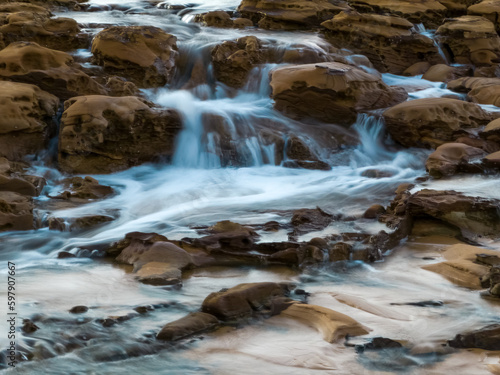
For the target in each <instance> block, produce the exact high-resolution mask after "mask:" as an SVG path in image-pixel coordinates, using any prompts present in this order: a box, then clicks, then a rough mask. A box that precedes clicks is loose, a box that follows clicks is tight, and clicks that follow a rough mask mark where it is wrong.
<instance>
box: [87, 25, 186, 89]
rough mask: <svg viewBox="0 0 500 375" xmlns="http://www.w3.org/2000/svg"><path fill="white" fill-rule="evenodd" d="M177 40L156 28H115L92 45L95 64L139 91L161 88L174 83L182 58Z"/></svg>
mask: <svg viewBox="0 0 500 375" xmlns="http://www.w3.org/2000/svg"><path fill="white" fill-rule="evenodd" d="M176 41H177V38H176V37H175V36H173V35H171V34H167V33H166V32H164V31H163V30H161V29H159V28H157V27H153V26H113V27H110V28H107V29H104V30H103V31H101V32H100V33H99V34H97V36H96V37H95V39H94V41H93V42H92V53H93V55H94V62H95V63H96V64H98V65H102V66H103V67H104V70H105V71H107V72H109V73H111V74H116V75H120V76H123V77H126V78H128V79H130V80H131V81H132V82H134V83H135V84H136V85H137V86H139V87H160V86H164V85H165V84H166V83H167V82H169V81H170V78H171V77H172V75H173V72H174V70H175V60H176V58H177V56H178V52H177V44H176Z"/></svg>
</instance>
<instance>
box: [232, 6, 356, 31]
mask: <svg viewBox="0 0 500 375" xmlns="http://www.w3.org/2000/svg"><path fill="white" fill-rule="evenodd" d="M346 9H349V6H348V5H347V2H345V1H343V0H331V1H328V0H310V1H304V0H292V1H282V0H243V1H242V2H241V3H240V6H239V7H238V12H239V13H240V14H241V15H242V17H244V18H249V19H251V20H252V21H253V22H254V23H257V24H258V25H259V27H261V28H264V29H285V30H295V29H302V28H311V27H317V26H319V25H320V23H321V22H323V21H325V20H327V19H330V18H332V16H334V15H335V14H337V13H338V12H340V11H342V10H346Z"/></svg>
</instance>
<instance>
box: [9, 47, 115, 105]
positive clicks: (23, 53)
mask: <svg viewBox="0 0 500 375" xmlns="http://www.w3.org/2000/svg"><path fill="white" fill-rule="evenodd" d="M0 78H2V79H4V80H10V81H15V82H23V83H31V84H35V85H37V86H39V87H40V88H41V89H42V90H45V91H47V92H50V93H51V94H54V95H56V96H57V97H59V98H61V99H68V98H70V97H73V96H77V95H86V94H105V93H106V89H105V88H104V87H102V86H100V85H99V84H98V83H97V82H96V81H94V80H93V79H92V78H90V77H89V76H88V75H87V74H85V73H84V72H82V71H81V70H80V69H78V65H77V64H75V63H74V61H73V58H72V57H71V56H70V55H68V54H67V53H64V52H61V51H55V50H52V49H49V48H45V47H42V46H40V45H38V44H36V43H31V42H16V43H12V44H10V45H9V46H8V47H6V48H4V49H3V50H1V51H0Z"/></svg>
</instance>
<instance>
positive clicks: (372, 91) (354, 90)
mask: <svg viewBox="0 0 500 375" xmlns="http://www.w3.org/2000/svg"><path fill="white" fill-rule="evenodd" d="M271 88H272V94H271V95H272V97H273V99H274V100H275V108H276V109H277V110H279V111H281V112H283V113H284V114H286V115H287V116H290V117H292V118H299V119H300V118H304V117H306V118H307V117H312V118H315V119H318V120H321V121H324V122H329V123H336V124H339V125H351V124H353V123H354V122H355V121H356V118H357V113H359V112H363V111H368V110H372V109H377V108H385V107H390V106H392V105H395V104H397V103H400V102H402V101H404V100H405V99H406V97H407V94H406V92H404V90H401V89H395V88H392V87H389V86H387V85H386V84H385V83H383V82H382V80H381V79H380V77H378V76H375V75H372V74H369V73H366V72H365V71H363V70H361V69H358V68H355V67H352V66H349V65H345V64H341V63H319V64H306V65H295V66H286V67H283V68H278V69H276V70H274V71H273V72H272V73H271Z"/></svg>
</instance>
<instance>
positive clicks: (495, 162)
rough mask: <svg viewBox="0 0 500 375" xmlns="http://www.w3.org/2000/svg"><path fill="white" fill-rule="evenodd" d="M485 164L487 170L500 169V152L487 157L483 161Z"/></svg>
mask: <svg viewBox="0 0 500 375" xmlns="http://www.w3.org/2000/svg"><path fill="white" fill-rule="evenodd" d="M483 164H484V165H485V166H486V167H487V168H495V169H498V168H500V151H497V152H493V153H492V154H489V155H486V156H485V157H484V159H483Z"/></svg>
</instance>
